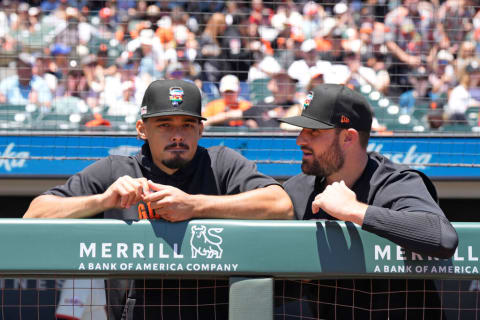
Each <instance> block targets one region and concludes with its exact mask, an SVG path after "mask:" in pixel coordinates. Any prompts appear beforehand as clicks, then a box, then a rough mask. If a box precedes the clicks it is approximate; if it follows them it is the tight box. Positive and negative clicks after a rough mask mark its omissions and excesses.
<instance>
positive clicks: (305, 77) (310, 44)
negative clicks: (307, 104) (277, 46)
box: [288, 39, 331, 89]
mask: <svg viewBox="0 0 480 320" xmlns="http://www.w3.org/2000/svg"><path fill="white" fill-rule="evenodd" d="M300 49H301V57H302V58H301V59H299V60H296V61H295V62H293V63H292V64H291V65H290V67H289V68H288V74H289V75H290V77H292V78H294V79H296V80H298V83H299V87H300V88H303V89H304V88H306V86H307V84H308V82H309V81H310V78H311V73H312V71H310V70H311V69H322V70H324V72H326V73H328V70H329V69H330V67H331V64H330V62H328V61H323V60H319V59H318V52H317V45H316V43H315V40H313V39H308V40H305V41H304V42H303V43H302V45H301V47H300Z"/></svg>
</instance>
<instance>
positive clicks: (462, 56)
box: [455, 41, 475, 78]
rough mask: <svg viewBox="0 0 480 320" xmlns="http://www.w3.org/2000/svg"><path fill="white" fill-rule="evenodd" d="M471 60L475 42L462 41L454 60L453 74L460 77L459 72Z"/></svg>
mask: <svg viewBox="0 0 480 320" xmlns="http://www.w3.org/2000/svg"><path fill="white" fill-rule="evenodd" d="M473 60H475V43H473V42H472V41H464V42H462V44H461V45H460V49H459V50H458V55H457V59H456V60H455V74H456V76H457V78H460V74H461V73H463V71H464V70H465V67H466V66H467V65H468V64H469V63H470V62H472V61H473Z"/></svg>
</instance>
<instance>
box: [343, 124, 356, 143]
mask: <svg viewBox="0 0 480 320" xmlns="http://www.w3.org/2000/svg"><path fill="white" fill-rule="evenodd" d="M344 132H345V136H344V137H343V142H344V143H345V145H352V144H354V143H355V142H357V141H358V139H359V135H358V131H357V130H355V129H353V128H350V129H347V130H344Z"/></svg>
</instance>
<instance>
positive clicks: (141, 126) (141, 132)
mask: <svg viewBox="0 0 480 320" xmlns="http://www.w3.org/2000/svg"><path fill="white" fill-rule="evenodd" d="M136 128H137V135H138V137H139V138H140V139H142V140H147V133H146V129H145V122H143V120H142V119H139V120H137V124H136Z"/></svg>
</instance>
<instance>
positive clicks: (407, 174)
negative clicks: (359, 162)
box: [369, 152, 438, 201]
mask: <svg viewBox="0 0 480 320" xmlns="http://www.w3.org/2000/svg"><path fill="white" fill-rule="evenodd" d="M369 159H371V160H373V161H375V162H376V163H377V164H378V167H377V169H376V170H375V174H374V176H373V177H372V178H371V181H383V183H381V184H385V183H389V182H390V183H391V182H392V181H400V180H402V181H409V182H410V183H413V184H417V183H418V182H421V181H422V182H423V183H424V184H425V186H426V188H427V190H428V192H429V193H430V195H431V196H432V198H433V199H435V201H437V200H438V194H437V191H436V189H435V186H434V185H433V182H432V181H431V180H430V178H429V177H428V176H427V175H425V174H424V173H423V172H421V171H419V170H416V169H413V168H411V167H409V166H407V165H403V164H399V163H394V162H393V161H391V160H390V159H388V158H387V157H385V156H383V155H381V154H379V153H377V152H371V153H369ZM395 185H398V184H395Z"/></svg>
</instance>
